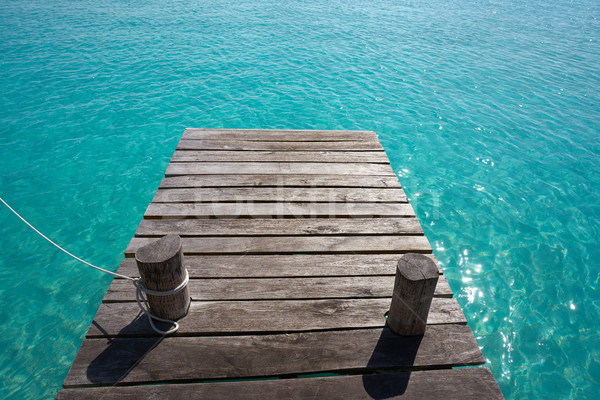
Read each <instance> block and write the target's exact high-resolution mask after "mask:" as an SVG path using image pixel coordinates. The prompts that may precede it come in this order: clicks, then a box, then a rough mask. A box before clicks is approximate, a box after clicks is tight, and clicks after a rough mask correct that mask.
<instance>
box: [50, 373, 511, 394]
mask: <svg viewBox="0 0 600 400" xmlns="http://www.w3.org/2000/svg"><path fill="white" fill-rule="evenodd" d="M82 398H85V399H90V400H95V399H98V400H100V399H126V400H146V399H211V400H230V399H240V398H244V399H247V400H265V399H273V400H276V399H277V400H278V399H289V400H314V399H331V400H347V399H356V400H371V399H389V400H423V399H438V400H441V399H443V400H481V399H486V400H502V399H504V397H503V396H502V392H501V391H500V388H499V387H498V384H497V383H496V380H495V379H494V377H493V375H492V373H491V372H490V370H489V369H488V368H484V367H480V368H464V369H445V370H433V371H414V372H400V373H391V374H371V375H349V376H333V377H324V378H304V379H281V380H258V381H244V382H215V383H212V382H211V383H188V384H173V385H145V386H109V387H99V388H77V389H63V390H61V391H60V392H58V396H57V400H79V399H82Z"/></svg>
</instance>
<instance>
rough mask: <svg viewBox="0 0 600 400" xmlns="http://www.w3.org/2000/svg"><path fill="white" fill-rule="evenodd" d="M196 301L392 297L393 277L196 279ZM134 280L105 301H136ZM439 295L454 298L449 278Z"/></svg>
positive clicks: (116, 283)
mask: <svg viewBox="0 0 600 400" xmlns="http://www.w3.org/2000/svg"><path fill="white" fill-rule="evenodd" d="M188 287H189V292H190V296H191V297H192V300H194V301H200V300H202V301H205V300H273V299H278V300H283V299H332V298H377V297H379V298H381V297H388V298H391V297H392V291H393V288H394V277H393V276H349V277H319V278H269V279H263V278H246V279H223V278H219V279H192V280H190V283H189V284H188ZM132 288H133V285H132V284H131V282H129V281H127V280H125V279H115V280H113V282H112V284H111V285H110V286H109V288H108V291H107V292H106V295H105V296H104V300H103V301H104V302H116V301H135V291H134V290H133V289H132ZM434 295H435V296H436V297H452V290H451V289H450V286H449V285H448V281H447V280H446V279H445V278H443V277H441V279H440V280H439V282H438V285H437V286H436V288H435V292H434Z"/></svg>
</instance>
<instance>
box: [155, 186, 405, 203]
mask: <svg viewBox="0 0 600 400" xmlns="http://www.w3.org/2000/svg"><path fill="white" fill-rule="evenodd" d="M152 201H153V202H154V203H184V202H196V203H200V202H205V203H212V202H214V203H216V202H244V201H259V202H274V201H286V202H321V203H322V202H336V203H346V202H347V203H352V202H361V203H370V202H373V203H407V202H408V199H407V198H406V195H405V194H404V191H403V190H402V189H366V188H361V189H355V188H283V187H279V188H193V189H158V190H157V191H156V194H155V195H154V199H153V200H152Z"/></svg>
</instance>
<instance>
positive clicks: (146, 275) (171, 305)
mask: <svg viewBox="0 0 600 400" xmlns="http://www.w3.org/2000/svg"><path fill="white" fill-rule="evenodd" d="M135 261H136V263H137V266H138V270H139V271H140V277H141V278H142V283H143V284H144V286H145V287H146V288H148V289H150V290H154V291H159V292H165V291H169V290H173V289H175V288H177V287H178V286H180V285H181V284H182V282H183V281H184V280H185V279H186V270H185V267H184V266H183V251H182V249H181V238H180V237H179V235H167V236H163V237H162V238H161V239H158V240H157V241H155V242H152V243H150V244H147V245H146V246H143V247H140V248H139V249H138V250H137V251H136V252H135ZM146 296H147V298H148V305H149V306H150V311H152V314H154V315H156V316H157V317H160V318H166V319H170V320H177V319H180V318H183V317H185V315H186V314H187V312H188V309H189V307H190V294H189V290H188V288H187V286H186V287H185V288H183V289H182V290H180V291H179V292H177V293H175V294H169V295H166V296H157V295H152V294H150V293H147V294H146Z"/></svg>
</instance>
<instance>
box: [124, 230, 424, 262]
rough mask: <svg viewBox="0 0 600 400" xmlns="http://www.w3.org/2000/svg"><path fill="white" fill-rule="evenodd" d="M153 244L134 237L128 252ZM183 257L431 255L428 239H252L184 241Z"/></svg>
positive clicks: (329, 237) (286, 237) (422, 237)
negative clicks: (213, 255)
mask: <svg viewBox="0 0 600 400" xmlns="http://www.w3.org/2000/svg"><path fill="white" fill-rule="evenodd" d="M152 240H154V239H153V238H138V237H134V238H133V239H131V241H130V242H129V245H128V246H127V249H126V250H125V256H127V257H133V255H134V254H135V251H136V250H137V249H138V248H140V247H141V246H144V245H145V244H147V243H149V242H150V241H152ZM182 243H183V252H184V254H190V255H191V254H240V255H243V254H298V253H300V254H303V253H304V254H314V253H398V254H402V253H431V246H430V245H429V241H428V240H427V238H426V237H425V236H384V235H379V236H271V237H268V236H253V237H201V238H195V237H184V238H182Z"/></svg>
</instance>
